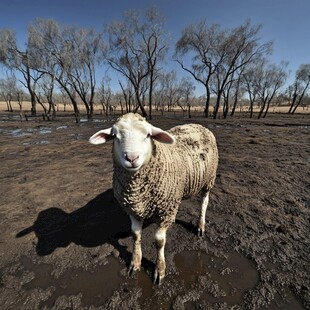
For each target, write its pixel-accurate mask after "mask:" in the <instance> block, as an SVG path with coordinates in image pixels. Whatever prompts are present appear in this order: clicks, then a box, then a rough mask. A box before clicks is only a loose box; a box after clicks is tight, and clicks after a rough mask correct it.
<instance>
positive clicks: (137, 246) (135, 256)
mask: <svg viewBox="0 0 310 310" xmlns="http://www.w3.org/2000/svg"><path fill="white" fill-rule="evenodd" d="M130 220H131V231H132V235H133V240H134V245H133V252H132V258H131V263H130V266H129V271H128V272H129V274H132V273H134V272H135V271H138V270H140V268H141V260H142V250H141V235H142V225H143V221H139V220H137V219H136V218H134V217H133V216H130Z"/></svg>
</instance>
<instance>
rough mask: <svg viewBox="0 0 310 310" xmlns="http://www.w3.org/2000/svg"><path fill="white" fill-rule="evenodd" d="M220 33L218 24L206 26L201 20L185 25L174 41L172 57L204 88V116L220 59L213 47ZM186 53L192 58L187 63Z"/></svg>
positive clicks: (207, 110) (207, 111) (207, 112)
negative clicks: (174, 47)
mask: <svg viewBox="0 0 310 310" xmlns="http://www.w3.org/2000/svg"><path fill="white" fill-rule="evenodd" d="M222 35H223V34H222V31H221V30H220V26H219V25H217V24H213V25H211V26H210V27H208V25H207V23H206V22H205V21H202V22H199V23H197V24H191V25H189V26H187V27H186V28H185V29H184V30H183V31H182V36H181V38H180V39H179V40H178V42H177V43H176V49H175V55H174V59H175V60H176V61H177V62H178V63H179V64H180V65H181V67H182V69H184V70H185V71H187V72H188V73H190V74H191V75H192V77H193V78H194V79H195V80H196V81H197V82H199V83H201V84H203V85H204V87H205V89H206V103H205V116H206V117H208V115H209V107H210V98H211V90H210V79H211V77H212V76H213V74H214V73H215V71H216V66H217V63H218V62H219V61H221V59H217V57H218V55H217V54H216V53H214V48H215V47H216V46H217V44H218V40H219V38H220V37H221V36H222ZM188 55H192V59H191V62H190V64H188V65H187V64H186V63H185V62H186V58H187V56H188Z"/></svg>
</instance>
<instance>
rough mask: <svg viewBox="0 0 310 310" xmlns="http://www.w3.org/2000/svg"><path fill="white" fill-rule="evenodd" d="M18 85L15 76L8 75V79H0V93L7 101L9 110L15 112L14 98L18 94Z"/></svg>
mask: <svg viewBox="0 0 310 310" xmlns="http://www.w3.org/2000/svg"><path fill="white" fill-rule="evenodd" d="M16 90H17V86H16V78H15V76H11V77H8V78H7V79H0V94H1V96H2V97H3V99H4V101H5V102H6V106H7V111H8V112H13V108H12V100H14V96H15V95H16V92H17V91H16Z"/></svg>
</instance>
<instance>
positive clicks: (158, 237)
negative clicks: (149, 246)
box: [154, 227, 167, 284]
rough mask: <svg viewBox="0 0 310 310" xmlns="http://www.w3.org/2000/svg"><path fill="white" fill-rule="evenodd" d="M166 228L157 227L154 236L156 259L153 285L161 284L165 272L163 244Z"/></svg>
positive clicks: (164, 242)
mask: <svg viewBox="0 0 310 310" xmlns="http://www.w3.org/2000/svg"><path fill="white" fill-rule="evenodd" d="M166 232H167V228H165V227H159V228H158V230H157V232H156V234H155V244H156V249H157V259H156V265H155V272H154V283H158V284H161V283H162V280H163V278H164V277H165V272H166V262H165V244H166Z"/></svg>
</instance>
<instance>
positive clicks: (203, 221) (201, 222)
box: [198, 191, 209, 237]
mask: <svg viewBox="0 0 310 310" xmlns="http://www.w3.org/2000/svg"><path fill="white" fill-rule="evenodd" d="M208 203H209V191H207V192H206V193H205V195H204V197H203V198H202V202H201V210H200V216H199V221H198V236H199V237H203V236H204V234H205V226H206V211H207V207H208Z"/></svg>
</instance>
